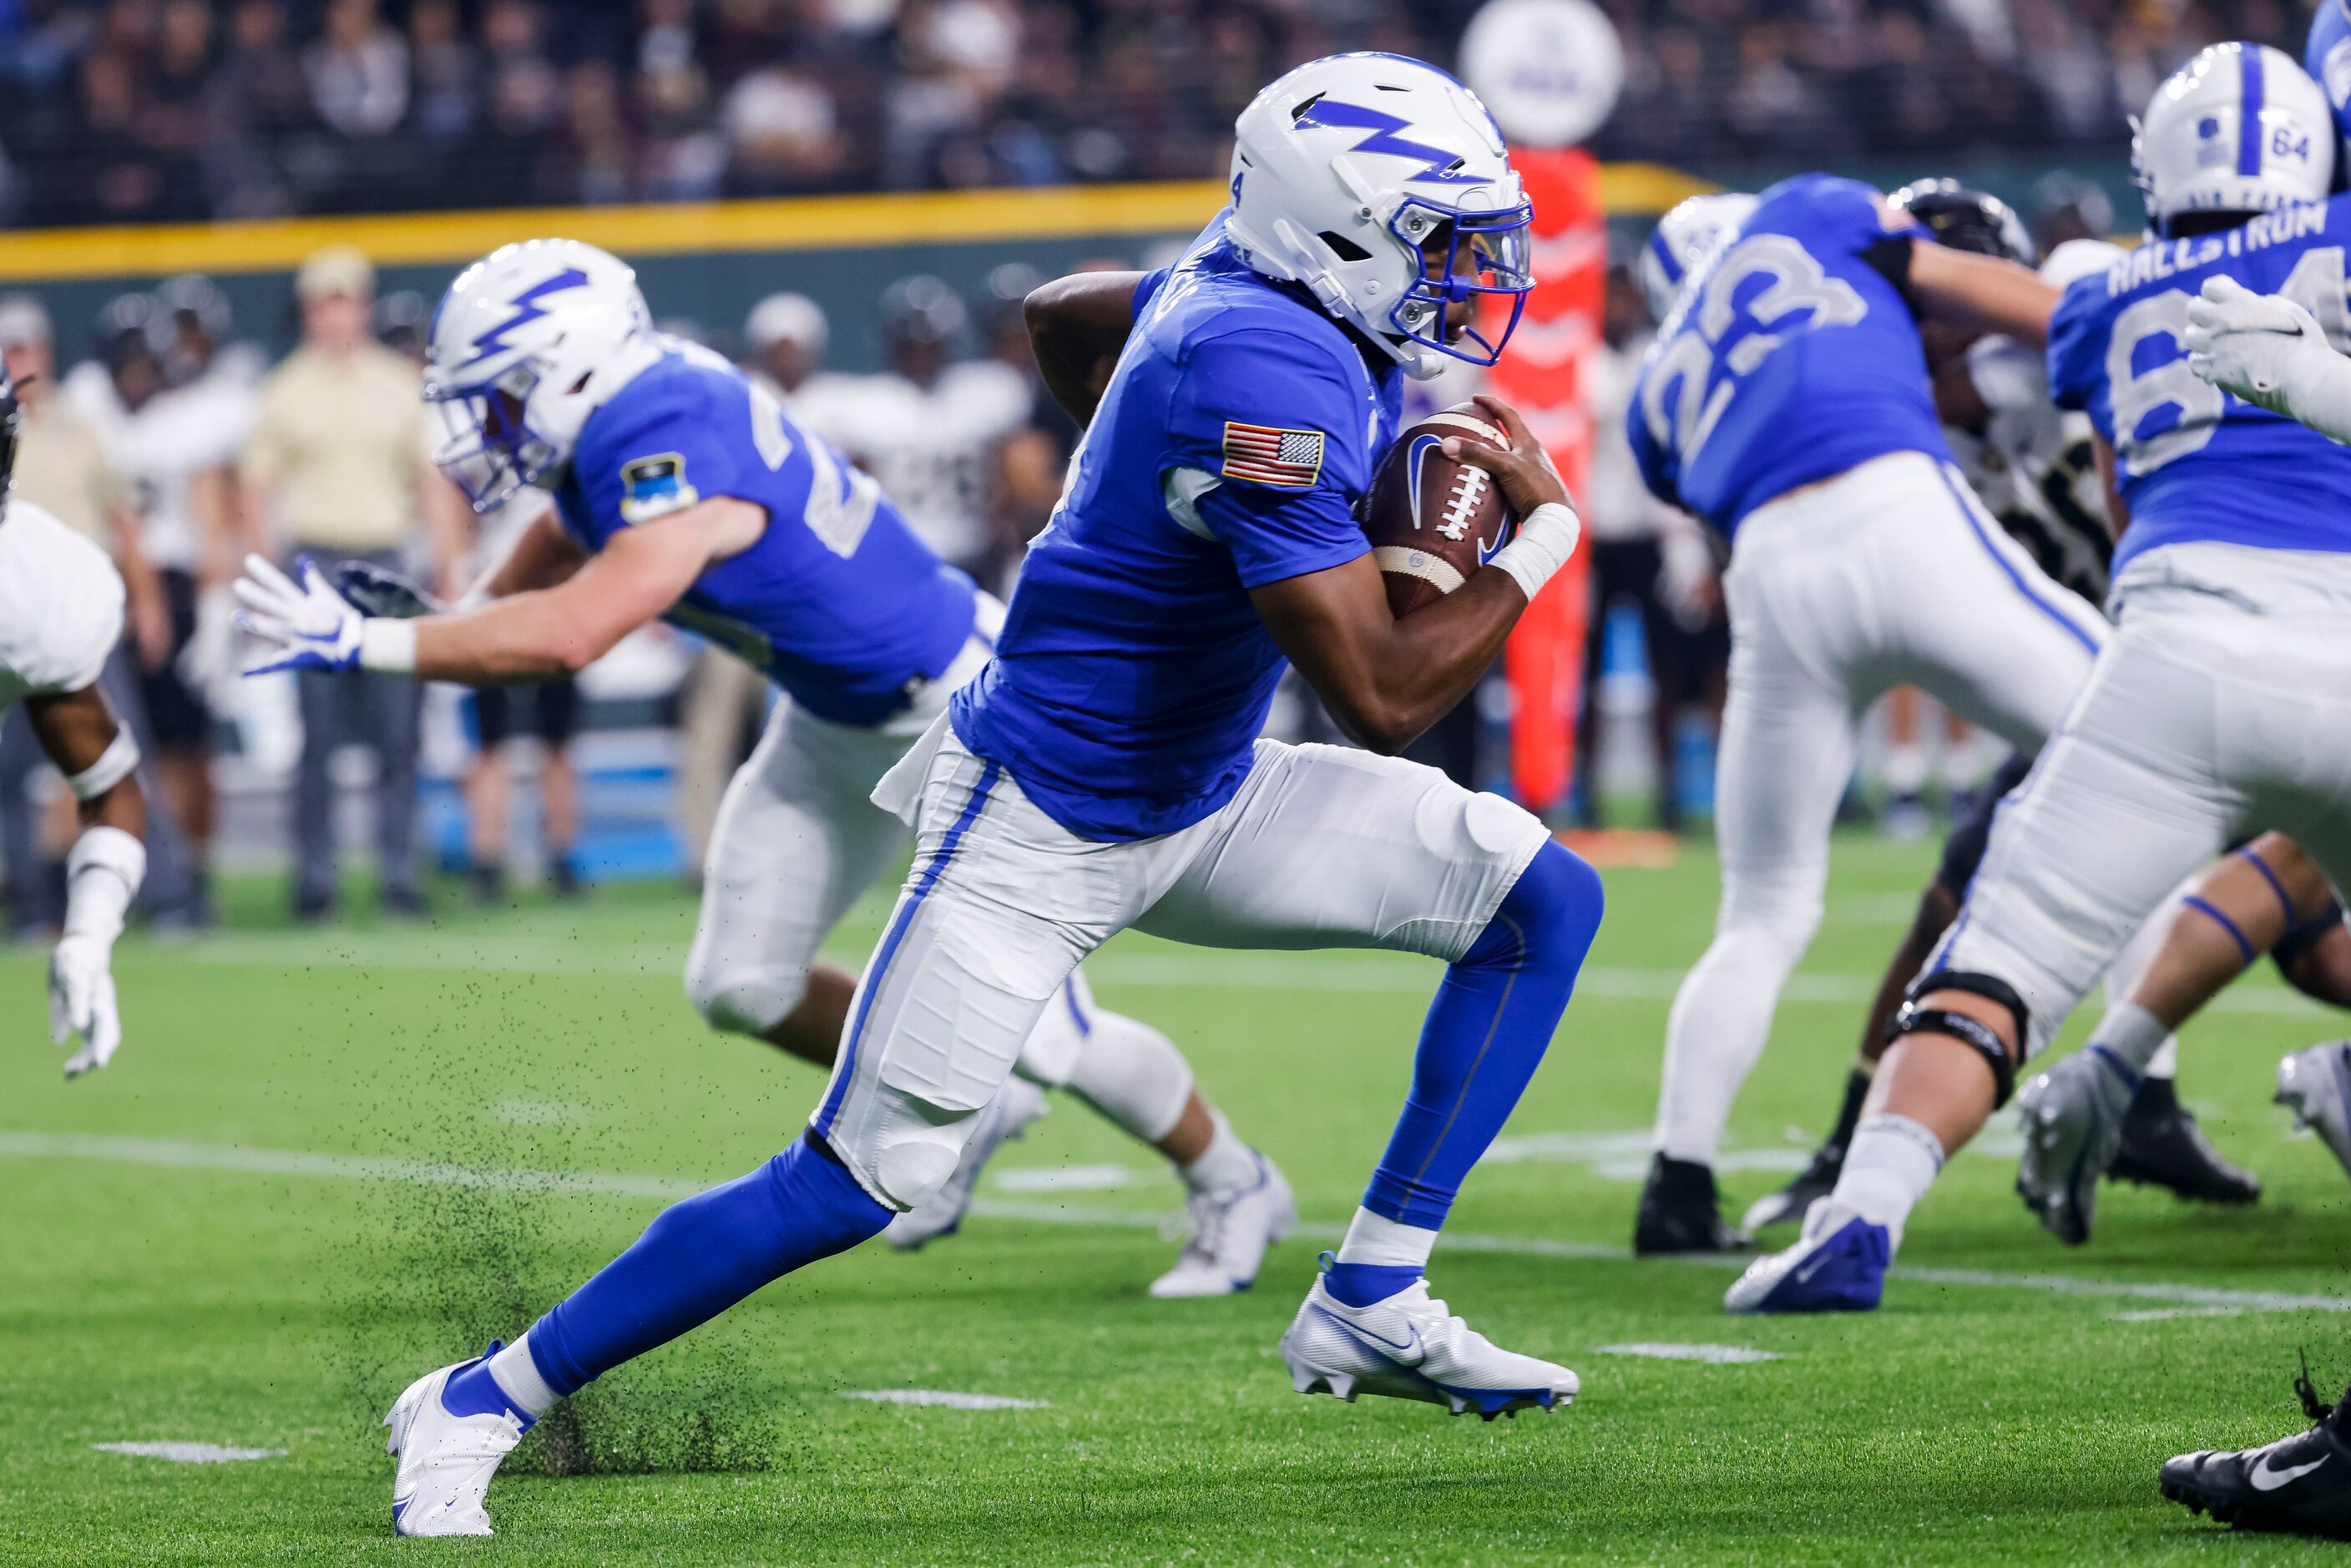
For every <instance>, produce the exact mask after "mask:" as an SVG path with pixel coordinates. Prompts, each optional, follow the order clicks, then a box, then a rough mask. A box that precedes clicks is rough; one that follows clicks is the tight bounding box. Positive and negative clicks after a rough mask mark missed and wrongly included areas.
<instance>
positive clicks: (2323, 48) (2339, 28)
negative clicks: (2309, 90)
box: [2302, 0, 2351, 185]
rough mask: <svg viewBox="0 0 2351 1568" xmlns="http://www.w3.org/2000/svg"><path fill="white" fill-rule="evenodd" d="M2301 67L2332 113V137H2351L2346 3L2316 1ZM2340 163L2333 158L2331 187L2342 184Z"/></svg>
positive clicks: (2350, 19) (2350, 39) (2350, 8)
mask: <svg viewBox="0 0 2351 1568" xmlns="http://www.w3.org/2000/svg"><path fill="white" fill-rule="evenodd" d="M2302 67H2303V69H2304V70H2306V71H2308V72H2309V73H2310V77H2311V79H2312V80H2313V81H2314V82H2316V83H2317V84H2318V85H2319V87H2320V88H2321V89H2324V90H2325V93H2326V106H2327V107H2328V108H2329V109H2331V110H2334V111H2335V135H2336V136H2338V137H2351V5H2346V0H2318V13H2317V15H2315V16H2313V17H2311V19H2310V41H2309V42H2308V43H2306V44H2304V46H2303V47H2302ZM2343 176H2344V163H2343V159H2342V157H2341V155H2340V154H2337V156H2336V158H2335V183H2336V184H2337V185H2340V184H2342V183H2344V178H2343Z"/></svg>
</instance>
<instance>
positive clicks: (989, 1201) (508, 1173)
mask: <svg viewBox="0 0 2351 1568" xmlns="http://www.w3.org/2000/svg"><path fill="white" fill-rule="evenodd" d="M0 1155H21V1156H27V1157H32V1158H51V1159H91V1160H107V1161H111V1162H113V1163H116V1164H129V1165H146V1166H174V1167H178V1168H183V1169H194V1170H218V1171H242V1172H246V1173H248V1174H252V1175H256V1176H342V1177H352V1178H358V1179H360V1180H367V1181H398V1182H410V1183H413V1184H416V1185H418V1186H466V1187H485V1188H489V1189H492V1190H496V1191H507V1192H576V1193H594V1194H598V1195H601V1196H607V1197H649V1198H679V1197H692V1196H693V1195H694V1194H695V1193H698V1192H705V1191H707V1190H708V1189H709V1188H710V1186H712V1185H714V1184H713V1183H712V1182H707V1181H694V1180H689V1179H687V1178H684V1177H679V1176H622V1175H611V1174H606V1173H602V1172H596V1171H544V1170H527V1169H514V1168H499V1167H495V1166H488V1167H486V1166H459V1165H448V1164H444V1163H442V1162H438V1161H433V1160H402V1159H387V1158H381V1157H374V1156H370V1155H321V1154H310V1153H307V1152H304V1151H301V1150H295V1149H244V1148H236V1147H234V1146H231V1145H225V1144H192V1143H183V1142H180V1141H178V1140H175V1139H169V1138H127V1137H115V1136H110V1135H107V1134H93V1133H35V1132H26V1131H6V1130H0ZM971 1211H972V1212H973V1213H974V1214H977V1215H979V1216H981V1217H982V1218H990V1219H1010V1220H1023V1221H1028V1222H1030V1223H1034V1224H1044V1225H1091V1226H1107V1227H1113V1228H1128V1229H1137V1230H1152V1231H1159V1232H1164V1233H1166V1234H1175V1233H1178V1232H1179V1231H1180V1230H1181V1228H1182V1227H1183V1225H1184V1222H1185V1220H1184V1216H1183V1215H1181V1214H1169V1213H1164V1212H1161V1211H1159V1210H1156V1209H1122V1208H1081V1207H1074V1206H1072V1205H1068V1204H1058V1203H1023V1202H1019V1201H1017V1200H1013V1199H1008V1198H979V1199H977V1200H975V1201H974V1202H973V1204H972V1206H971ZM1344 1233H1345V1228H1344V1227H1343V1226H1339V1225H1324V1224H1308V1225H1301V1226H1299V1227H1297V1228H1296V1229H1294V1230H1293V1231H1292V1232H1291V1234H1292V1235H1295V1236H1297V1237H1299V1238H1300V1239H1304V1240H1311V1241H1335V1240H1337V1239H1339V1238H1340V1237H1341V1236H1342V1235H1343V1234H1344ZM1437 1241H1438V1244H1439V1245H1440V1246H1443V1247H1447V1248H1450V1249H1453V1250H1454V1251H1457V1252H1493V1253H1500V1254H1504V1255H1507V1256H1510V1257H1516V1258H1559V1259H1573V1260H1593V1261H1616V1260H1625V1259H1629V1258H1630V1257H1631V1256H1632V1253H1631V1252H1630V1251H1629V1250H1627V1249H1625V1248H1622V1247H1614V1246H1610V1245H1608V1244H1607V1243H1605V1242H1599V1241H1554V1240H1550V1239H1545V1238H1541V1237H1527V1236H1482V1235H1479V1234H1478V1233H1477V1232H1475V1231H1454V1230H1447V1231H1446V1232H1444V1233H1443V1234H1442V1235H1440V1236H1439V1237H1438V1238H1437ZM1658 1261H1664V1262H1674V1263H1686V1264H1690V1265H1693V1266H1696V1267H1698V1268H1702V1269H1740V1268H1744V1267H1745V1266H1746V1265H1747V1263H1748V1261H1749V1260H1748V1259H1746V1258H1744V1257H1716V1256H1705V1255H1699V1256H1692V1257H1681V1258H1669V1259H1663V1260H1658ZM1889 1272H1890V1273H1891V1275H1892V1276H1893V1277H1894V1278H1895V1279H1897V1280H1911V1281H1917V1282H1918V1283H1920V1284H1928V1285H1967V1286H1980V1287H1983V1288H1987V1289H1992V1290H2012V1291H2047V1292H2049V1293H2051V1294H2053V1295H2061V1296H2114V1297H2120V1298H2123V1299H2125V1300H2130V1301H2162V1302H2166V1303H2169V1304H2171V1305H2176V1306H2196V1307H2233V1308H2238V1309H2241V1310H2243V1311H2248V1312H2351V1299H2346V1298H2345V1297H2341V1296H2317V1295H2302V1294H2297V1293H2294V1292H2291V1291H2239V1290H2231V1289H2226V1288H2223V1287H2220V1286H2210V1285H2168V1284H2158V1283H2153V1282H2147V1281H2116V1280H2091V1279H2085V1278H2083V1277H2081V1276H2079V1275H2074V1274H2043V1273H2032V1274H2010V1273H2002V1272H1997V1271H1994V1270H1988V1269H1928V1268H1916V1267H1913V1266H1911V1265H1909V1264H1907V1263H1897V1264H1896V1265H1895V1266H1894V1267H1893V1269H1892V1270H1889Z"/></svg>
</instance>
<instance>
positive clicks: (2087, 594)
mask: <svg viewBox="0 0 2351 1568" xmlns="http://www.w3.org/2000/svg"><path fill="white" fill-rule="evenodd" d="M2122 255H2123V252H2122V250H2121V248H2120V247H2119V246H2112V245H2108V244H2106V243H2105V241H2104V240H2068V241H2067V242H2066V243H2064V245H2061V246H2058V247H2057V248H2056V249H2055V250H2053V251H2052V252H2050V253H2049V259H2048V260H2047V261H2046V262H2044V263H2043V264H2042V267H2041V276H2042V277H2043V278H2045V279H2047V280H2048V281H2049V282H2050V283H2052V284H2053V285H2054V286H2056V287H2059V288H2063V287H2065V286H2066V285H2067V284H2069V283H2071V282H2073V281H2074V279H2075V278H2077V277H2088V276H2089V275H2090V274H2092V273H2094V272H2103V271H2105V269H2106V267H2109V266H2111V265H2112V264H2113V263H2114V262H2115V261H2116V260H2117V259H2119V258H2120V257H2121V256H2122ZM1968 375H1969V378H1970V380H1971V381H1973V382H1975V388H1976V395H1977V396H1978V397H1980V398H1981V399H1982V400H1983V403H1984V407H1985V408H1986V409H1988V410H1989V411H1990V412H1991V418H1990V419H1988V420H1987V421H1986V422H1985V424H1984V428H1983V432H1982V434H1975V433H1974V432H1970V431H1964V430H1959V429H1957V428H1954V427H1950V426H1946V427H1945V431H1946V434H1949V436H1950V438H1951V452H1952V455H1954V456H1956V457H1957V458H1958V459H1959V466H1960V467H1961V468H1963V469H1965V470H1966V471H1967V476H1968V483H1969V484H1970V485H1972V486H1974V487H1975V492H1976V494H1977V495H1978V496H1979V497H1981V498H1982V500H1983V504H1984V505H1985V506H1986V507H1989V508H1990V509H1991V514H1992V516H1994V517H1998V518H1999V519H2000V523H2001V527H2002V528H2006V529H2007V530H2008V533H2009V536H2010V537H2011V538H2013V539H2015V540H2016V542H2017V543H2019V544H2021V545H2022V546H2023V547H2024V548H2025V549H2028V550H2030V551H2032V557H2033V559H2035V560H2037V561H2039V562H2040V563H2041V570H2043V571H2045V572H2047V573H2048V574H2049V575H2050V576H2051V577H2052V578H2054V579H2055V580H2057V581H2058V582H2060V583H2062V584H2063V585H2064V586H2065V587H2067V588H2069V589H2072V590H2073V591H2074V592H2075V593H2078V594H2080V595H2081V596H2082V597H2083V598H2085V599H2086V600H2088V601H2090V602H2091V603H2093V604H2098V605H2103V604H2104V603H2105V600H2106V588H2107V576H2108V573H2107V561H2108V560H2109V559H2111V558H2112V556H2113V555H2114V536H2113V534H2112V533H2111V532H2109V531H2108V527H2107V519H2106V486H2105V481H2104V480H2102V479H2101V478H2099V476H2098V465H2097V456H2096V449H2095V445H2094V437H2095V434H2096V433H2095V428H2094V427H2093V426H2092V424H2091V423H2090V416H2089V415H2088V414H2086V413H2072V412H2069V411H2067V410H2064V409H2061V408H2059V407H2058V406H2057V405H2056V404H2055V403H2053V402H2050V401H2049V361H2048V360H2047V359H2046V358H2045V357H2043V354H2042V352H2041V351H2040V350H2037V349H2029V348H2026V347H2025V346H2024V345H2023V344H2022V343H2018V342H2015V341H2012V340H2010V339H2007V338H1985V339H1982V340H1980V341H1978V342H1977V343H1976V344H1975V345H1974V347H1972V348H1971V349H1970V350H1969V351H1968Z"/></svg>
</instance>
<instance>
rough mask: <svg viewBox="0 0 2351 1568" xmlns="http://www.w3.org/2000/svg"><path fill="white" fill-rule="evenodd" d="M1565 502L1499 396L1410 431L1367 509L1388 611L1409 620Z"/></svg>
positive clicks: (1546, 461) (1392, 452)
mask: <svg viewBox="0 0 2351 1568" xmlns="http://www.w3.org/2000/svg"><path fill="white" fill-rule="evenodd" d="M1566 499H1567V489H1566V486H1564V485H1562V484H1561V482H1560V478H1559V475H1558V472H1557V471H1556V470H1555V469H1553V468H1552V465H1551V459H1550V458H1549V457H1547V456H1545V455H1544V454H1543V451H1542V447H1541V444H1539V443H1537V442H1536V441H1535V440H1534V438H1533V437H1531V436H1530V435H1529V434H1527V429H1526V425H1525V424H1524V423H1522V422H1521V421H1520V419H1519V416H1518V415H1517V414H1516V413H1513V412H1511V411H1510V409H1509V408H1507V407H1505V406H1504V405H1503V404H1502V403H1500V402H1497V401H1496V400H1494V399H1492V398H1485V397H1481V398H1479V399H1478V400H1477V401H1476V402H1464V403H1456V404H1455V405H1454V406H1453V407H1451V408H1448V409H1447V410H1445V411H1444V412H1443V413H1433V414H1430V415H1429V416H1428V417H1427V418H1426V419H1424V420H1422V421H1421V422H1420V423H1417V424H1415V425H1413V426H1411V427H1410V428H1409V429H1407V430H1405V432H1404V433H1403V434H1401V435H1399V436H1398V437H1397V438H1396V443H1395V445H1394V446H1392V447H1390V448H1389V449H1388V455H1387V456H1386V457H1385V458H1384V459H1383V460H1382V461H1381V463H1380V467H1379V472H1378V473H1376V474H1374V476H1372V488H1371V494H1370V496H1369V497H1367V498H1366V501H1365V505H1364V537H1365V538H1368V539H1370V540H1371V542H1372V560H1373V563H1374V565H1376V566H1377V567H1378V568H1379V569H1380V576H1381V580H1383V581H1384V583H1385V584H1386V586H1387V591H1388V610H1389V612H1391V613H1393V614H1395V615H1398V616H1404V615H1409V614H1411V613H1412V612H1414V611H1416V610H1418V609H1420V608H1422V607H1423V606H1425V605H1429V604H1434V603H1436V602H1437V601H1438V600H1439V599H1442V598H1444V597H1445V596H1446V595H1447V594H1448V593H1450V592H1452V591H1454V590H1455V589H1457V588H1458V587H1460V586H1461V585H1462V584H1463V583H1464V582H1467V581H1468V580H1469V578H1470V576H1471V575H1472V574H1473V573H1475V572H1476V571H1477V570H1478V569H1479V567H1481V566H1483V565H1485V564H1486V562H1487V561H1489V560H1490V559H1493V555H1494V552H1495V551H1496V550H1498V549H1501V548H1502V547H1503V546H1504V545H1506V544H1508V543H1510V537H1511V535H1513V534H1514V533H1516V532H1517V531H1518V526H1519V519H1520V517H1523V516H1525V515H1526V514H1527V513H1528V512H1531V511H1532V510H1533V509H1534V508H1535V507H1538V506H1540V505H1541V504H1542V503H1543V502H1545V501H1552V500H1558V501H1564V500H1566Z"/></svg>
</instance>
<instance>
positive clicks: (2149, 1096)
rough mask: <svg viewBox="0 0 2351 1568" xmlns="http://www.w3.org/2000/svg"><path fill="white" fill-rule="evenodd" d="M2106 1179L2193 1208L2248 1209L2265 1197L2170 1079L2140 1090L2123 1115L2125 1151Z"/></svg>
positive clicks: (2255, 1179) (2118, 1154)
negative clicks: (2158, 1191) (2153, 1189)
mask: <svg viewBox="0 0 2351 1568" xmlns="http://www.w3.org/2000/svg"><path fill="white" fill-rule="evenodd" d="M2106 1177H2107V1179H2108V1180H2110V1181H2127V1182H2137V1183H2138V1184H2139V1185H2141V1186H2159V1187H2163V1188H2165V1189H2167V1190H2168V1191H2170V1192H2174V1193H2177V1194H2179V1197H2180V1198H2181V1199H2182V1200H2183V1201H2186V1202H2190V1203H2229V1204H2244V1203H2252V1202H2253V1201H2254V1200H2256V1199H2257V1198H2259V1197H2261V1196H2262V1182H2261V1178H2260V1177H2259V1176H2255V1175H2253V1173H2252V1172H2251V1171H2247V1170H2240V1169H2239V1168H2238V1167H2236V1166H2232V1165H2231V1164H2230V1163H2229V1162H2228V1161H2227V1160H2225V1159H2222V1158H2221V1157H2220V1150H2218V1149H2216V1148H2214V1147H2213V1146H2212V1141H2211V1140H2210V1138H2207V1137H2206V1136H2205V1135H2204V1129H2203V1128H2201V1127H2199V1126H2198V1125H2197V1124H2196V1118H2195V1117H2194V1116H2192V1115H2190V1114H2189V1111H2188V1107H2187V1106H2185V1105H2182V1104H2181V1103H2179V1094H2178V1093H2177V1092H2175V1091H2174V1090H2173V1088H2172V1084H2171V1080H2170V1079H2168V1078H2150V1079H2148V1080H2147V1082H2144V1083H2142V1084H2140V1085H2139V1091H2138V1094H2137V1098H2135V1099H2133V1100H2132V1101H2131V1103H2130V1109H2129V1110H2128V1111H2126V1112H2125V1113H2124V1114H2123V1141H2122V1147H2121V1148H2120V1149H2119V1150H2118V1151H2117V1152H2116V1155H2115V1163H2114V1164H2113V1165H2111V1166H2108V1167H2107V1168H2106Z"/></svg>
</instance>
